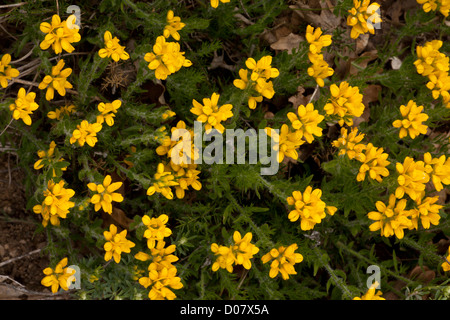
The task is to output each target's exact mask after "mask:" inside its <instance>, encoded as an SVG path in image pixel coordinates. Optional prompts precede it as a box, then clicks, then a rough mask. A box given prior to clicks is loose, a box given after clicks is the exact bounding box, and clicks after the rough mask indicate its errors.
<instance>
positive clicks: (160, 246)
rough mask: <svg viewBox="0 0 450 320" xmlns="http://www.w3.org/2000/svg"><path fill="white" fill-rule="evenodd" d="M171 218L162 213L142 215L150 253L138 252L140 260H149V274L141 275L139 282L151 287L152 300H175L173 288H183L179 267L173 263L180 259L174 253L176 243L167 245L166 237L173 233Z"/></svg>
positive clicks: (136, 256) (149, 294) (150, 296)
mask: <svg viewBox="0 0 450 320" xmlns="http://www.w3.org/2000/svg"><path fill="white" fill-rule="evenodd" d="M168 220H169V218H168V216H167V215H165V214H162V215H160V216H159V217H157V218H150V217H149V216H147V215H144V216H143V217H142V222H143V223H144V225H145V226H146V227H147V229H146V230H145V233H144V237H145V238H147V247H148V249H149V250H150V254H148V253H145V252H141V251H140V252H138V253H137V254H136V255H135V258H136V259H137V260H140V261H144V262H145V261H149V262H150V263H149V265H148V268H147V270H148V276H147V277H140V278H139V283H140V284H141V285H142V286H144V287H145V288H148V287H150V286H151V289H150V291H149V293H148V297H149V298H150V300H163V299H167V300H173V299H175V298H176V295H175V293H174V292H173V291H172V290H174V289H175V290H177V289H181V288H183V284H182V283H181V279H180V277H177V276H176V275H177V268H176V266H174V265H173V263H174V262H176V261H178V257H177V256H175V255H173V253H174V252H175V250H176V246H175V245H174V244H172V245H169V246H167V247H166V246H165V245H166V242H165V241H164V238H166V237H169V236H170V235H171V234H172V230H170V229H169V228H168V227H167V226H166V223H167V222H168Z"/></svg>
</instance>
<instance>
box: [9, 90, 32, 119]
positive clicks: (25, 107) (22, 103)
mask: <svg viewBox="0 0 450 320" xmlns="http://www.w3.org/2000/svg"><path fill="white" fill-rule="evenodd" d="M35 98H36V93H35V92H30V93H27V92H26V91H25V89H24V88H20V89H19V92H18V93H17V99H16V100H15V102H14V103H12V104H10V105H9V110H10V111H12V113H13V114H12V117H13V118H14V119H15V120H19V119H22V121H23V122H24V123H25V124H26V125H28V126H30V125H31V117H30V114H32V113H33V111H35V110H37V108H39V105H38V104H37V103H36V102H35V101H34V99H35Z"/></svg>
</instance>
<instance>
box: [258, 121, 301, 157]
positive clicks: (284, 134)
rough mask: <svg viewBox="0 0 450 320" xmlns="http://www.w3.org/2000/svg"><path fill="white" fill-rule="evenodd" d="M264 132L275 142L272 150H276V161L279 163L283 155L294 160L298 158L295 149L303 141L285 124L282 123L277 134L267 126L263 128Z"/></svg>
mask: <svg viewBox="0 0 450 320" xmlns="http://www.w3.org/2000/svg"><path fill="white" fill-rule="evenodd" d="M265 132H266V134H267V135H268V136H269V137H271V138H272V139H273V140H274V142H275V146H274V147H273V150H274V151H275V152H277V161H278V162H280V163H281V162H282V161H283V160H284V157H285V156H286V157H289V158H291V159H294V160H297V159H298V152H297V149H298V147H300V146H301V145H303V144H304V143H305V141H304V140H303V139H302V137H301V136H300V135H299V134H297V132H296V131H291V129H290V128H289V126H288V125H287V124H283V125H282V126H281V129H280V133H279V134H278V133H277V132H276V131H275V130H273V129H272V128H269V127H267V128H265Z"/></svg>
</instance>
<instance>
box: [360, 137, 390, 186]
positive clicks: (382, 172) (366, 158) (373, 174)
mask: <svg viewBox="0 0 450 320" xmlns="http://www.w3.org/2000/svg"><path fill="white" fill-rule="evenodd" d="M383 151H384V149H383V148H378V147H375V146H374V145H373V144H372V143H368V144H367V146H366V148H365V150H364V153H359V154H358V155H357V156H356V160H358V161H359V162H361V163H362V164H361V167H360V168H359V173H358V175H357V176H356V180H357V181H364V180H365V179H366V173H369V177H370V178H371V179H373V180H377V181H378V182H381V181H383V178H382V177H387V176H389V170H388V169H387V168H386V167H387V166H388V165H389V164H390V162H389V161H388V160H387V158H388V156H389V155H388V154H387V153H384V152H383Z"/></svg>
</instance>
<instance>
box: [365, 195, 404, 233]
mask: <svg viewBox="0 0 450 320" xmlns="http://www.w3.org/2000/svg"><path fill="white" fill-rule="evenodd" d="M406 202H407V200H406V199H401V200H400V201H399V202H397V203H396V197H395V195H394V194H391V195H390V196H389V204H388V206H386V205H385V204H384V203H383V202H382V201H377V202H376V204H375V206H376V207H377V210H378V211H372V212H369V213H368V217H369V219H370V220H375V222H374V223H372V224H371V225H370V226H369V229H370V231H377V230H380V232H381V236H384V237H390V236H393V235H394V234H395V236H396V237H397V238H398V239H402V238H403V236H404V231H403V230H404V229H408V228H410V227H412V222H411V220H410V219H409V216H410V215H411V214H412V212H411V211H410V210H405V208H406Z"/></svg>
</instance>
